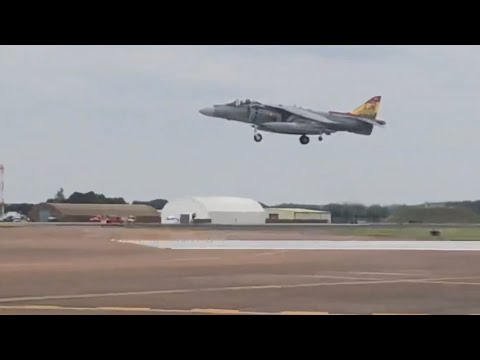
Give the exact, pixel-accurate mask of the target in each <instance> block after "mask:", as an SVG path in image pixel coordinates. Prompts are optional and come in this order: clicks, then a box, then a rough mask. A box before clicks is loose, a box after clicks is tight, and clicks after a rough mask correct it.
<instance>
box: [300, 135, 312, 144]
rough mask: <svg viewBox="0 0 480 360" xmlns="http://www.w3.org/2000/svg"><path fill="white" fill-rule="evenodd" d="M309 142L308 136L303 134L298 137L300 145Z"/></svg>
mask: <svg viewBox="0 0 480 360" xmlns="http://www.w3.org/2000/svg"><path fill="white" fill-rule="evenodd" d="M309 142H310V139H309V137H308V136H305V135H303V136H302V137H301V138H300V144H302V145H307V144H308V143H309Z"/></svg>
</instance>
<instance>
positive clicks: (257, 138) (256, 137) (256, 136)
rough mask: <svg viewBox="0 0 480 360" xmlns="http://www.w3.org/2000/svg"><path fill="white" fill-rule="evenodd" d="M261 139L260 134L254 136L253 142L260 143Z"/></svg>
mask: <svg viewBox="0 0 480 360" xmlns="http://www.w3.org/2000/svg"><path fill="white" fill-rule="evenodd" d="M262 139H263V137H262V135H260V134H255V135H254V136H253V140H255V141H256V142H260V141H262Z"/></svg>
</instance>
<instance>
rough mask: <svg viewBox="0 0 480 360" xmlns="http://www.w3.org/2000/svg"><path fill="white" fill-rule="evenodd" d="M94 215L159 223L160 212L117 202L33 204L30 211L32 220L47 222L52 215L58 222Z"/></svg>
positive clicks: (83, 218)
mask: <svg viewBox="0 0 480 360" xmlns="http://www.w3.org/2000/svg"><path fill="white" fill-rule="evenodd" d="M96 215H105V216H122V217H129V216H135V218H136V222H139V223H160V221H161V220H160V214H159V213H158V212H157V210H156V209H155V208H153V207H151V206H148V205H128V204H127V205H117V204H51V203H42V204H38V205H35V206H34V207H33V208H32V210H31V211H30V214H29V217H30V219H31V220H32V221H36V222H47V221H48V220H49V218H50V217H54V218H55V220H56V221H60V222H87V221H89V220H90V219H91V218H92V217H94V216H96Z"/></svg>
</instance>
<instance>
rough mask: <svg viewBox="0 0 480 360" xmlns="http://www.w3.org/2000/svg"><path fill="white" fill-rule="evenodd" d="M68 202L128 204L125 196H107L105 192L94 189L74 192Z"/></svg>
mask: <svg viewBox="0 0 480 360" xmlns="http://www.w3.org/2000/svg"><path fill="white" fill-rule="evenodd" d="M64 202H65V203H68V204H126V203H127V202H126V201H125V200H124V199H123V198H107V197H106V196H105V195H103V194H96V193H95V192H93V191H89V192H87V193H80V192H74V193H73V194H72V195H70V197H69V198H68V199H66V200H65V201H64Z"/></svg>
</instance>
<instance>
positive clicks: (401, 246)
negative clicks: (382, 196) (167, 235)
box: [114, 240, 480, 251]
mask: <svg viewBox="0 0 480 360" xmlns="http://www.w3.org/2000/svg"><path fill="white" fill-rule="evenodd" d="M114 241H116V242H120V243H127V244H137V245H143V246H150V247H154V248H158V249H173V250H417V251H418V250H423V251H480V241H478V242H477V241H328V240H272V241H264V240H159V241H155V240H114Z"/></svg>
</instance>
